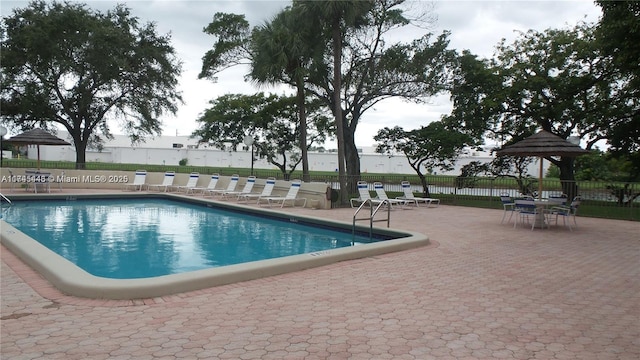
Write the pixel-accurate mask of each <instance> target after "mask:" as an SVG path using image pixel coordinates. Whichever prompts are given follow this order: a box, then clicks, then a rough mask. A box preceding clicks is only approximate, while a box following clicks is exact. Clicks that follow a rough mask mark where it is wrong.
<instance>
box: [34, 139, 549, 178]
mask: <svg viewBox="0 0 640 360" xmlns="http://www.w3.org/2000/svg"><path fill="white" fill-rule="evenodd" d="M61 137H62V136H61ZM195 143H196V141H195V140H194V139H189V138H188V137H185V136H178V137H173V136H163V137H158V138H155V139H152V140H151V141H148V142H146V143H141V144H137V145H135V146H131V145H130V142H128V138H127V137H126V136H122V135H116V139H114V141H111V142H108V143H107V144H106V146H105V148H104V149H103V151H101V152H98V151H95V150H88V151H87V153H86V161H87V162H106V163H133V164H157V165H178V164H179V162H180V160H182V159H187V164H188V165H193V166H209V167H215V168H223V167H239V168H249V167H251V151H250V150H240V151H222V150H218V149H210V148H206V147H203V146H201V147H200V148H198V149H196V148H194V147H195ZM173 144H182V145H183V147H182V148H173ZM152 145H153V146H152ZM372 149H374V148H367V149H366V151H367V152H364V153H361V154H360V169H361V171H362V172H363V173H386V174H414V173H415V171H414V170H413V168H411V166H410V165H409V162H408V161H407V159H406V158H405V157H404V156H403V155H394V156H388V155H382V154H377V153H373V152H372V151H373V150H372ZM27 157H28V158H30V159H36V158H37V150H36V147H35V146H29V148H28V155H27ZM337 157H338V155H337V153H336V152H325V153H317V152H310V153H309V170H311V171H336V172H337V170H338V161H337V160H338V159H337ZM40 159H42V160H52V161H75V160H76V153H75V148H74V147H73V146H40ZM491 160H492V157H491V156H490V153H489V152H473V153H471V155H465V156H461V157H460V158H459V159H458V160H457V162H456V166H455V168H454V169H453V170H452V171H441V170H436V172H435V173H436V174H438V175H459V174H460V169H461V168H462V166H464V165H466V164H469V163H470V162H472V161H480V162H489V161H491ZM253 166H254V168H256V169H272V170H276V169H277V168H276V167H275V165H273V164H269V163H267V162H266V161H265V160H263V159H256V160H255V161H254V165H253ZM548 167H549V162H548V161H545V162H544V170H543V171H546V169H547V168H548ZM298 168H299V169H301V167H300V166H298ZM538 169H539V165H538V160H536V161H534V162H533V163H532V164H531V165H530V166H529V174H530V175H531V176H535V177H538V176H539V174H538Z"/></svg>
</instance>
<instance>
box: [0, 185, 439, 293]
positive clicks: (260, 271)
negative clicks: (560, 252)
mask: <svg viewBox="0 0 640 360" xmlns="http://www.w3.org/2000/svg"><path fill="white" fill-rule="evenodd" d="M95 197H96V196H82V197H80V196H79V197H76V198H75V199H80V200H82V199H83V198H95ZM122 197H128V198H130V200H127V201H128V202H132V203H133V204H135V203H138V204H140V202H141V201H149V202H150V203H156V204H163V206H157V207H156V210H153V209H154V208H153V207H150V208H148V209H147V208H143V207H141V206H139V207H138V208H137V209H136V207H135V206H136V205H131V204H128V205H127V206H126V207H125V208H122V205H116V204H122V200H115V199H114V197H113V196H102V197H100V198H103V200H102V201H104V202H105V204H104V205H105V206H106V207H105V208H103V209H107V210H101V211H102V212H100V211H99V212H98V213H99V214H97V217H98V218H100V216H102V218H101V219H102V220H95V219H94V220H91V219H90V216H86V215H78V216H76V217H72V218H71V219H73V220H72V221H73V222H75V225H76V226H75V228H74V226H69V225H61V223H59V222H58V223H56V222H55V221H52V222H50V223H49V224H48V225H46V226H44V225H43V226H42V227H50V229H49V230H44V231H49V232H51V231H52V230H51V229H55V228H56V227H57V228H58V230H57V231H59V232H60V233H62V234H63V235H61V236H60V237H58V240H59V241H60V242H63V243H64V246H63V251H66V252H78V251H77V249H75V248H74V249H71V248H72V247H74V245H71V244H72V243H71V242H68V241H66V240H61V239H66V238H67V237H69V236H70V235H71V234H70V233H71V232H75V233H81V232H85V231H86V230H87V229H88V227H87V226H88V224H89V223H90V222H92V221H93V222H98V223H101V221H102V223H101V224H104V225H106V226H104V227H103V229H105V230H104V232H106V233H118V231H120V233H119V234H120V235H119V236H116V237H112V240H113V239H117V238H120V239H121V238H122V235H126V234H125V233H126V231H125V233H123V232H122V231H124V230H118V229H119V226H120V225H121V224H120V223H121V222H123V221H122V220H123V219H126V218H127V217H130V215H131V213H132V212H136V211H137V212H142V213H143V215H144V216H146V217H160V216H165V215H166V216H167V218H165V219H171V217H172V216H173V215H174V210H170V209H172V207H167V206H164V205H166V203H165V202H166V201H171V202H175V201H176V200H179V201H181V202H185V201H186V203H182V204H181V206H184V207H185V208H187V209H191V210H193V208H194V207H199V208H200V210H206V211H204V213H205V214H210V213H217V212H221V211H222V212H223V213H224V212H225V211H226V212H227V213H228V212H232V213H235V215H239V216H242V217H245V216H249V215H252V216H258V217H259V218H260V219H259V220H260V222H267V223H268V222H279V223H283V222H287V223H289V224H287V225H288V227H290V228H294V229H297V228H298V227H305V226H312V232H314V233H321V232H325V231H328V230H330V231H337V232H338V233H342V234H343V235H345V234H346V235H347V238H350V237H351V234H350V231H351V224H347V223H338V222H330V221H326V220H319V219H313V218H310V217H301V216H295V217H294V216H292V215H290V214H286V213H279V212H274V211H269V210H265V209H257V208H255V207H250V206H239V205H232V204H220V203H217V202H211V201H206V200H201V199H197V198H193V197H188V198H187V197H184V196H179V195H172V194H166V195H149V196H142V197H141V196H140V195H136V196H124V194H123V195H119V196H118V198H122ZM52 198H53V199H56V198H57V199H58V200H62V199H66V198H64V197H61V196H55V195H51V196H43V197H41V199H43V200H44V199H52ZM105 198H106V199H105ZM131 198H133V199H131ZM168 199H171V200H168ZM14 202H15V203H16V205H15V206H16V209H19V207H20V206H21V205H20V201H14ZM47 202H48V201H44V203H47ZM80 202H82V201H71V203H74V204H73V205H75V203H80ZM63 203H65V201H63ZM207 207H211V208H207ZM52 208H54V209H57V210H55V211H54V212H53V213H54V215H53V218H57V217H59V218H65V216H62V214H57V215H56V211H58V212H59V211H63V212H64V211H70V210H69V209H71V208H72V207H69V208H68V209H67V208H66V207H64V206H62V207H61V206H60V205H56V206H53V207H52ZM161 208H162V212H164V213H166V214H165V215H160V212H161ZM61 209H66V210H61ZM12 212H13V210H12ZM49 212H51V210H49ZM79 214H80V213H79ZM107 214H112V215H109V216H107ZM113 214H115V215H113ZM94 215H96V214H94ZM94 215H92V216H94ZM30 216H32V217H35V218H32V219H28V217H27V216H23V219H24V220H25V221H26V222H29V221H31V222H33V221H34V219H37V218H38V217H42V216H43V214H42V213H39V212H38V211H34V212H32V213H31V215H30ZM201 216H202V219H201V220H199V221H196V222H187V221H184V220H183V221H172V222H170V227H171V228H172V229H173V230H174V232H178V233H182V232H185V231H184V229H191V231H202V229H201V228H200V226H199V225H198V224H200V225H202V224H205V223H207V222H210V221H211V220H210V219H209V220H208V219H207V216H209V215H201ZM224 216H228V214H226V215H224ZM118 219H119V220H118ZM7 220H9V221H12V220H11V218H10V215H9V216H7ZM67 220H68V219H67ZM165 222H166V220H165ZM41 223H42V224H43V222H41ZM67 224H68V222H67ZM2 225H3V226H2V233H1V236H0V238H1V240H2V243H3V244H4V245H5V246H7V247H8V248H9V249H10V250H11V251H12V252H13V253H14V254H16V255H18V256H19V257H20V258H22V259H23V260H24V261H25V262H27V263H28V264H29V265H31V266H32V267H33V268H35V269H36V270H37V271H39V272H40V273H41V274H43V276H44V277H45V278H47V279H48V280H49V281H50V282H52V284H53V285H54V286H56V287H58V289H60V290H61V291H63V292H65V293H67V294H71V295H76V296H84V297H92V298H108V299H134V298H148V297H156V296H162V295H168V294H171V293H177V292H184V291H189V290H196V289H202V288H205V287H211V286H216V285H222V284H228V283H232V282H238V281H244V280H249V279H255V278H260V277H265V276H271V275H276V274H281V273H284V272H290V271H297V270H301V269H306V268H310V267H314V266H321V265H325V264H330V263H333V262H337V261H342V260H349V259H355V258H360V257H366V256H372V255H376V254H381V253H386V252H391V251H398V250H402V249H408V248H412V247H416V246H422V245H426V244H428V239H427V238H426V237H425V236H424V235H421V234H412V233H409V232H399V231H394V230H389V229H378V230H377V231H376V234H377V236H378V237H380V238H394V239H393V240H384V241H378V242H374V243H366V242H367V240H368V239H365V238H362V237H361V238H359V239H357V241H356V243H357V244H358V246H352V245H355V244H351V242H350V241H347V243H348V245H346V244H342V245H340V246H346V247H340V246H333V247H329V248H322V249H321V248H316V247H314V246H309V245H308V244H305V245H298V247H299V248H300V247H302V248H305V247H307V249H306V251H303V253H301V254H290V253H287V254H282V255H279V256H278V257H275V258H271V259H255V258H254V259H252V260H251V261H249V262H240V263H238V262H236V263H233V264H231V265H217V267H216V265H214V266H212V261H210V259H207V261H205V263H207V264H205V267H203V268H200V269H196V268H189V267H190V266H191V265H189V264H190V263H191V262H190V261H186V258H189V257H190V256H185V258H184V259H176V258H175V255H165V256H164V257H165V259H164V261H165V262H169V263H174V264H182V269H181V270H180V271H182V272H180V273H170V274H153V275H152V276H153V277H147V278H138V277H139V275H135V276H134V277H136V278H133V279H115V278H106V277H104V276H96V275H95V274H91V273H90V272H89V271H86V270H83V269H81V268H80V267H78V266H76V265H75V264H73V263H72V262H71V261H69V260H67V259H65V258H64V257H62V256H59V255H57V254H55V253H54V252H53V251H51V250H49V249H47V248H46V247H45V246H43V245H42V244H40V243H39V242H37V241H35V240H33V239H32V237H31V236H29V235H28V234H25V233H24V232H22V231H20V230H19V229H18V228H17V227H14V226H12V225H9V224H7V223H4V222H3V224H2ZM289 225H293V226H289ZM202 228H204V229H207V228H208V227H207V226H203V227H202ZM244 228H245V229H247V231H246V232H247V233H248V234H249V236H248V237H247V238H245V240H242V241H245V242H246V241H249V240H247V239H250V240H252V241H255V239H257V238H258V236H257V235H258V234H256V233H255V231H254V232H252V230H251V226H248V225H247V223H244ZM181 229H182V230H181ZM233 231H238V230H233ZM273 231H274V232H275V233H281V234H282V230H273ZM296 231H297V230H296ZM360 231H362V232H363V233H367V232H368V229H360ZM65 234H66V235H65ZM128 236H129V237H140V234H136V233H135V232H134V233H132V234H130V235H128ZM301 236H302V237H305V236H306V235H301ZM225 238H226V240H227V241H228V240H229V238H230V236H228V235H227V236H223V239H225ZM283 238H284V239H287V240H286V241H285V242H289V240H291V239H292V237H291V236H288V235H287V236H281V237H280V239H283ZM329 242H330V243H336V244H337V243H338V241H334V240H330V241H329ZM174 245H175V244H174ZM201 245H202V244H200V246H201ZM147 246H152V247H157V246H159V245H148V244H147ZM162 246H167V245H166V244H164V245H162ZM172 246H173V245H172ZM191 247H194V245H193V244H192V245H191ZM235 249H236V250H246V247H244V246H236V247H235ZM257 252H262V250H259V251H257ZM80 253H82V254H83V256H81V257H84V258H89V257H102V256H103V255H104V254H103V253H102V252H100V251H98V252H91V251H89V250H83V251H80ZM151 254H152V255H153V256H156V252H155V251H152V252H151ZM199 256H200V255H199ZM141 257H142V256H141V255H137V256H132V257H131V256H130V257H129V259H130V260H129V262H133V263H140V262H141V261H142V260H143V259H141ZM166 257H174V258H173V259H171V260H170V261H169V260H167V259H166ZM204 258H207V257H206V256H204ZM131 259H134V260H131ZM109 261H111V262H113V259H111V260H109ZM243 261H244V260H243ZM213 262H215V261H213ZM185 264H186V265H185ZM129 271H132V270H131V269H129Z"/></svg>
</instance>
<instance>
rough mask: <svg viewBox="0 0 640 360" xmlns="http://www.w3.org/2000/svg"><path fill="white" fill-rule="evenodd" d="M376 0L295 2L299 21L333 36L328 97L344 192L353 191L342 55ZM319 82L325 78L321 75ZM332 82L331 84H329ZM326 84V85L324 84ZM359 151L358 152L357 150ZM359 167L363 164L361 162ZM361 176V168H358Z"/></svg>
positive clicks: (343, 195) (344, 196) (344, 194)
mask: <svg viewBox="0 0 640 360" xmlns="http://www.w3.org/2000/svg"><path fill="white" fill-rule="evenodd" d="M373 5H374V2H373V1H330V0H329V1H295V2H294V7H298V8H302V11H301V12H300V14H301V16H300V19H299V21H302V23H303V24H306V25H307V26H308V27H309V28H311V29H320V30H321V31H323V32H325V33H328V34H330V39H331V41H330V44H331V47H330V48H331V51H332V56H331V58H332V60H333V61H332V64H333V66H332V68H333V73H332V77H331V81H330V84H331V86H326V87H324V89H330V88H332V89H334V91H333V92H332V93H326V94H325V95H329V96H326V97H325V101H326V102H327V105H328V106H329V108H330V109H331V111H332V112H333V116H334V119H335V124H336V137H337V142H338V177H339V181H340V189H349V187H348V186H347V181H346V180H347V178H346V177H345V175H346V173H347V172H346V165H347V157H346V149H345V142H346V138H345V124H344V116H343V111H342V105H341V104H342V98H341V95H340V94H341V91H342V52H343V38H344V37H345V32H347V31H348V30H349V29H359V28H360V26H361V25H362V24H364V23H365V22H366V20H367V19H366V18H367V14H368V13H369V11H370V10H371V9H372V8H373ZM317 79H323V78H322V77H320V76H317ZM328 83H329V82H328ZM323 85H324V84H323ZM356 151H357V150H356ZM358 168H359V162H358ZM358 175H359V169H358ZM348 193H349V192H348V191H341V192H340V203H346V201H347V194H348Z"/></svg>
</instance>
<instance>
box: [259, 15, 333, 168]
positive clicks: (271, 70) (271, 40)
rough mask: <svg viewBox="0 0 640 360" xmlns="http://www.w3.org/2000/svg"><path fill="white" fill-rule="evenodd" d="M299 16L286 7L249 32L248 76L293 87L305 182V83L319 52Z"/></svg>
mask: <svg viewBox="0 0 640 360" xmlns="http://www.w3.org/2000/svg"><path fill="white" fill-rule="evenodd" d="M299 17H300V16H299V15H296V14H295V13H294V10H292V9H291V8H287V9H285V10H283V11H282V12H280V13H279V14H278V15H276V16H275V18H273V19H272V20H271V22H269V23H266V24H264V25H262V26H259V27H256V28H255V29H254V30H253V33H252V41H251V53H252V54H253V61H252V63H251V72H250V75H249V76H250V77H251V78H252V79H254V80H255V81H256V82H258V83H259V84H280V83H282V82H286V83H289V84H293V85H294V86H295V89H296V98H297V109H298V119H299V122H300V124H299V133H300V138H299V148H300V149H301V151H302V154H301V159H300V160H301V162H302V180H303V181H309V159H308V156H307V129H306V126H307V125H306V124H307V109H306V104H305V103H306V99H307V94H306V89H305V83H306V82H307V78H308V76H309V73H310V70H309V69H310V68H312V67H313V66H314V65H316V64H317V61H314V56H317V55H318V54H320V55H321V54H322V49H321V46H322V42H321V41H319V40H320V39H321V37H320V36H319V34H318V32H317V31H313V30H312V29H311V28H309V27H308V26H304V25H303V24H302V23H301V22H300V21H299Z"/></svg>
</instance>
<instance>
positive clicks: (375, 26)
mask: <svg viewBox="0 0 640 360" xmlns="http://www.w3.org/2000/svg"><path fill="white" fill-rule="evenodd" d="M299 3H300V4H304V5H306V6H310V5H311V6H312V8H313V4H316V2H299ZM322 3H325V2H319V4H317V5H315V7H319V6H322ZM327 3H332V2H331V1H327ZM344 3H345V4H343V6H352V7H357V8H356V9H359V6H361V5H359V2H357V1H354V2H344ZM403 3H404V1H402V0H375V1H372V2H370V7H369V9H367V11H366V12H364V13H362V12H361V11H358V10H356V11H353V10H351V12H347V10H348V9H343V10H341V9H337V15H340V14H343V13H342V12H340V11H344V13H345V14H351V13H353V14H356V15H358V14H359V15H358V16H353V15H349V16H346V19H350V21H349V22H347V21H344V24H343V23H342V22H341V21H342V20H340V17H339V16H328V17H322V16H320V17H319V18H320V19H323V18H324V19H325V21H327V20H331V19H333V20H334V21H337V23H330V24H329V25H330V26H329V27H328V29H330V30H332V32H331V33H330V35H331V37H330V42H329V44H332V46H331V49H332V50H333V51H335V50H337V49H338V48H337V47H336V46H337V44H342V45H341V46H340V49H341V53H340V54H335V53H331V54H328V56H327V59H328V60H327V61H326V63H327V64H326V67H327V69H329V71H326V72H325V73H324V74H318V75H317V76H315V77H312V78H313V79H314V81H313V82H312V83H311V84H310V85H309V88H310V91H311V92H313V93H314V94H316V96H318V97H319V98H321V99H323V100H324V101H325V102H326V103H327V105H328V106H329V107H330V108H331V109H332V111H333V113H334V115H336V116H339V115H341V117H342V118H341V119H337V120H336V124H337V125H338V126H340V125H341V126H342V137H343V140H344V152H345V161H346V172H347V176H348V178H349V180H351V183H352V184H353V183H354V182H355V180H356V179H358V177H359V176H360V158H359V153H358V149H357V146H356V143H355V134H356V129H357V126H358V125H359V123H360V121H361V119H362V118H363V115H364V114H365V112H366V111H367V110H369V109H371V108H373V107H374V106H375V105H376V104H378V103H379V102H381V101H384V100H385V99H388V98H391V97H395V98H401V99H403V100H407V101H411V102H425V101H427V100H428V99H429V98H430V97H431V96H433V95H436V94H438V93H440V92H442V91H445V90H447V89H448V85H449V69H450V66H451V65H452V63H453V62H454V59H455V52H454V51H451V50H448V49H447V47H448V40H447V37H448V33H447V32H445V33H443V34H441V35H439V36H437V37H436V38H435V39H432V34H426V35H424V36H422V37H420V38H418V39H415V40H413V41H412V42H409V43H393V42H389V41H388V39H387V35H388V34H389V33H390V32H393V31H397V30H398V29H400V28H402V27H405V26H407V25H409V24H410V23H411V20H410V19H409V18H408V17H406V16H405V13H404V11H403V8H402V6H403ZM349 4H350V5H349ZM294 5H295V3H294ZM326 6H327V8H328V10H329V11H328V13H329V14H331V10H332V9H331V7H329V6H328V5H326ZM320 11H321V10H318V11H317V13H320ZM346 25H350V26H346ZM336 26H341V28H340V33H338V34H337V33H336V32H335V28H336ZM325 27H326V25H325ZM327 38H328V39H329V36H327ZM338 38H339V42H338V41H336V39H338ZM336 59H341V60H340V61H336ZM338 74H339V75H338ZM337 134H338V137H339V138H340V132H339V131H338V132H337ZM338 150H340V148H339V149H338Z"/></svg>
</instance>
